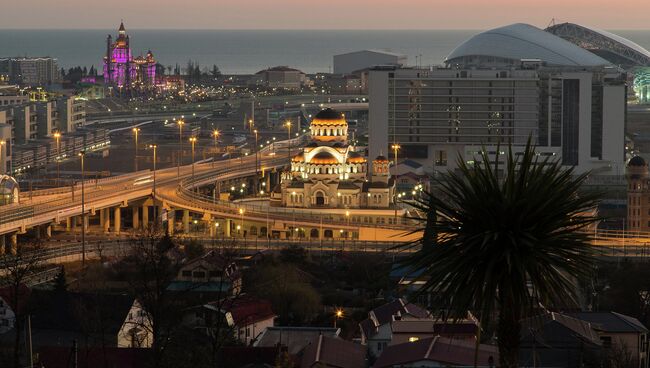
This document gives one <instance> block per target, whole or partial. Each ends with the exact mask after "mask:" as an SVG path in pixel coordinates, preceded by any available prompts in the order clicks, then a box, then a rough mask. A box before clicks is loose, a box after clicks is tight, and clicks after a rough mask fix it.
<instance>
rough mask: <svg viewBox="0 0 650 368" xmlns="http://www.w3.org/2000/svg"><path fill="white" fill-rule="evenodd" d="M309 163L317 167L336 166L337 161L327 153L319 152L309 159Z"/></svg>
mask: <svg viewBox="0 0 650 368" xmlns="http://www.w3.org/2000/svg"><path fill="white" fill-rule="evenodd" d="M309 163H310V164H317V165H335V164H338V163H339V161H338V160H337V159H336V157H334V156H333V155H332V154H331V153H329V152H319V153H317V154H316V155H314V157H312V158H311V160H310V161H309Z"/></svg>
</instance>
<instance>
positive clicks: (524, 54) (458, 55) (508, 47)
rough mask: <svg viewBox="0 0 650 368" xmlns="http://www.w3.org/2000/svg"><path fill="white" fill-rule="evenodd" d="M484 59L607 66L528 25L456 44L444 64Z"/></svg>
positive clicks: (581, 50)
mask: <svg viewBox="0 0 650 368" xmlns="http://www.w3.org/2000/svg"><path fill="white" fill-rule="evenodd" d="M471 56H487V57H495V58H502V59H509V60H522V59H539V60H541V61H543V62H545V63H546V64H548V65H558V66H579V67H585V66H586V67H596V66H606V65H610V64H611V63H610V62H608V61H607V60H605V59H603V58H601V57H599V56H597V55H595V54H593V53H591V52H589V51H586V50H584V49H582V48H580V47H578V46H576V45H574V44H572V43H571V42H568V41H566V40H564V39H562V38H560V37H557V36H555V35H553V34H550V33H548V32H545V31H543V30H541V29H539V28H537V27H534V26H531V25H529V24H523V23H516V24H511V25H508V26H505V27H500V28H495V29H491V30H489V31H485V32H483V33H479V34H477V35H475V36H473V37H472V38H470V39H469V40H467V41H465V42H463V43H462V44H460V45H459V46H458V47H456V49H454V50H453V51H452V52H451V54H449V56H447V59H446V63H448V64H449V63H454V60H456V61H461V59H462V58H464V57H471Z"/></svg>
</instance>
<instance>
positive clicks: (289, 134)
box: [284, 121, 291, 161]
mask: <svg viewBox="0 0 650 368" xmlns="http://www.w3.org/2000/svg"><path fill="white" fill-rule="evenodd" d="M284 125H285V126H286V127H287V137H288V138H289V142H288V144H289V161H291V122H290V121H287V122H286V123H284Z"/></svg>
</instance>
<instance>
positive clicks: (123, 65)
mask: <svg viewBox="0 0 650 368" xmlns="http://www.w3.org/2000/svg"><path fill="white" fill-rule="evenodd" d="M104 83H105V84H106V86H108V87H113V88H118V89H120V90H121V89H126V90H130V89H134V88H135V89H138V88H140V89H142V88H150V87H154V86H155V85H156V60H155V59H154V57H153V54H152V53H151V51H149V52H147V55H146V56H138V57H135V58H134V57H133V55H132V53H131V47H130V45H129V35H127V34H126V30H125V28H124V23H121V24H120V29H119V31H118V36H117V39H116V40H115V42H113V37H112V36H111V35H108V37H107V38H106V56H105V57H104Z"/></svg>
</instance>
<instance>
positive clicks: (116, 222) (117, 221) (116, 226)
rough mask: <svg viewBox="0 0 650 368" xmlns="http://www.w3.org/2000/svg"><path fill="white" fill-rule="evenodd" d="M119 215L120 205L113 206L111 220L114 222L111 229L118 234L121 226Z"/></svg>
mask: <svg viewBox="0 0 650 368" xmlns="http://www.w3.org/2000/svg"><path fill="white" fill-rule="evenodd" d="M121 215H122V213H121V209H120V207H119V206H117V207H115V209H114V210H113V217H114V218H113V222H114V224H113V225H114V227H113V231H114V232H115V234H117V235H120V229H121V227H122V217H121Z"/></svg>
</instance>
